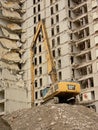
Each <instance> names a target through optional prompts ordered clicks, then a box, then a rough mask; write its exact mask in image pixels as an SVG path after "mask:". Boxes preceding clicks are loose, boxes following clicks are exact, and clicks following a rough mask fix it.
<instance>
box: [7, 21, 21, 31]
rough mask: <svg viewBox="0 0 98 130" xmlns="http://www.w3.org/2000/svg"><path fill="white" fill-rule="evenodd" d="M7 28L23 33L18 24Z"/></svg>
mask: <svg viewBox="0 0 98 130" xmlns="http://www.w3.org/2000/svg"><path fill="white" fill-rule="evenodd" d="M7 28H8V29H10V30H11V31H21V30H22V29H21V27H20V26H19V25H18V24H15V23H11V24H8V25H7Z"/></svg>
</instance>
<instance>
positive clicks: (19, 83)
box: [16, 79, 24, 88]
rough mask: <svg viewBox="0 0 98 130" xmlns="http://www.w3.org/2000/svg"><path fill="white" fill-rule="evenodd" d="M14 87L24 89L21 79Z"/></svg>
mask: <svg viewBox="0 0 98 130" xmlns="http://www.w3.org/2000/svg"><path fill="white" fill-rule="evenodd" d="M16 85H17V86H18V87H20V88H23V87H24V81H23V80H22V79H20V80H18V82H17V83H16Z"/></svg>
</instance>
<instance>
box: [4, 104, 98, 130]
mask: <svg viewBox="0 0 98 130" xmlns="http://www.w3.org/2000/svg"><path fill="white" fill-rule="evenodd" d="M4 119H5V120H7V121H8V122H9V124H10V125H11V127H12V130H98V114H97V113H95V112H94V111H93V110H90V109H89V108H86V107H84V106H79V105H68V104H54V105H49V104H48V105H42V106H37V107H33V108H31V109H24V110H20V111H16V112H13V113H12V114H9V115H7V116H4Z"/></svg>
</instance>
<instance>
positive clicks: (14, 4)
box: [0, 0, 20, 9]
mask: <svg viewBox="0 0 98 130" xmlns="http://www.w3.org/2000/svg"><path fill="white" fill-rule="evenodd" d="M0 3H1V5H2V7H4V8H6V9H11V8H12V9H20V6H19V4H18V3H17V2H10V1H4V0H0Z"/></svg>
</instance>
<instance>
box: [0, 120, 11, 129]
mask: <svg viewBox="0 0 98 130" xmlns="http://www.w3.org/2000/svg"><path fill="white" fill-rule="evenodd" d="M0 130H12V129H11V127H10V125H9V124H8V123H7V121H5V120H4V119H2V118H0Z"/></svg>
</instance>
